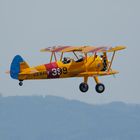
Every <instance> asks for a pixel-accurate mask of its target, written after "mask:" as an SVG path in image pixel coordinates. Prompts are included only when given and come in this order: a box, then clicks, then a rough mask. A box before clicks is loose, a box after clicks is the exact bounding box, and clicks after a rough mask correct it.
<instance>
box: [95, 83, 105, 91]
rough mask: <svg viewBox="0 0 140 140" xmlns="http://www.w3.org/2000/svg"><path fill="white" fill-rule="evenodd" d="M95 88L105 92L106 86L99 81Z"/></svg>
mask: <svg viewBox="0 0 140 140" xmlns="http://www.w3.org/2000/svg"><path fill="white" fill-rule="evenodd" d="M95 89H96V91H97V92H98V93H103V92H104V90H105V86H104V84H102V83H98V84H97V85H96V86H95Z"/></svg>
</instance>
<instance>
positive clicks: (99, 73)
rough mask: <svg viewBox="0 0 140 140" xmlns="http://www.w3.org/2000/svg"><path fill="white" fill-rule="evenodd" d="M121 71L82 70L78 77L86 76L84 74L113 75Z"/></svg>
mask: <svg viewBox="0 0 140 140" xmlns="http://www.w3.org/2000/svg"><path fill="white" fill-rule="evenodd" d="M117 73H119V72H118V71H114V70H111V71H109V72H108V71H99V72H82V73H80V74H79V75H78V77H84V76H105V75H113V74H117Z"/></svg>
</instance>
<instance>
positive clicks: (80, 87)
mask: <svg viewBox="0 0 140 140" xmlns="http://www.w3.org/2000/svg"><path fill="white" fill-rule="evenodd" d="M88 88H89V87H88V84H86V83H81V84H80V85H79V89H80V91H81V92H87V91H88Z"/></svg>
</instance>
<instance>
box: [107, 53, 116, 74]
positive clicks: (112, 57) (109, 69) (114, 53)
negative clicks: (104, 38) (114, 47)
mask: <svg viewBox="0 0 140 140" xmlns="http://www.w3.org/2000/svg"><path fill="white" fill-rule="evenodd" d="M115 53H116V51H114V52H113V55H112V59H111V62H110V65H109V67H108V72H109V71H110V69H111V66H112V62H113V60H114V57H115Z"/></svg>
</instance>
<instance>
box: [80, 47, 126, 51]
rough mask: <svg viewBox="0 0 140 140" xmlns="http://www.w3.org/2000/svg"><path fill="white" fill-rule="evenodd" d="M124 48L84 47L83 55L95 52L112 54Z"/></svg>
mask: <svg viewBox="0 0 140 140" xmlns="http://www.w3.org/2000/svg"><path fill="white" fill-rule="evenodd" d="M125 48H126V47H125V46H116V47H109V46H101V47H90V46H89V47H85V48H83V50H82V52H83V53H89V52H92V53H96V52H114V51H119V50H123V49H125Z"/></svg>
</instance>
